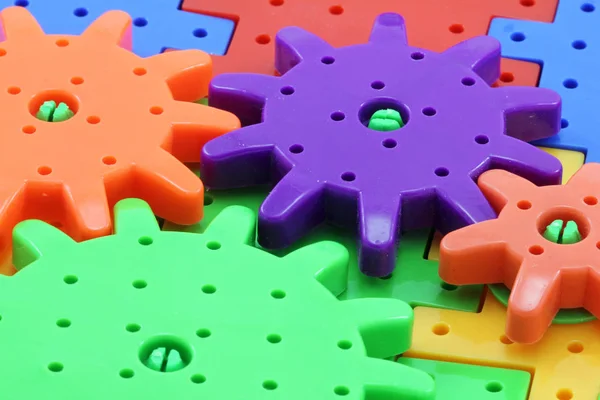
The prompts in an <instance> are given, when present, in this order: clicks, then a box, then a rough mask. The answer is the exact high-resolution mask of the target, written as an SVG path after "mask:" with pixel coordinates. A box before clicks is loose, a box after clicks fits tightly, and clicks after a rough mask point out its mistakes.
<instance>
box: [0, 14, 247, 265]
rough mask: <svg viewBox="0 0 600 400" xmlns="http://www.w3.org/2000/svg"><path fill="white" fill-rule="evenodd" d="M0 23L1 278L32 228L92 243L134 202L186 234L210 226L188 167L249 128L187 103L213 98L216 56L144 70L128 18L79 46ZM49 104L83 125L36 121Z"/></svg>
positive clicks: (93, 30)
mask: <svg viewBox="0 0 600 400" xmlns="http://www.w3.org/2000/svg"><path fill="white" fill-rule="evenodd" d="M0 22H1V25H2V26H1V27H2V29H1V31H0V32H1V34H2V39H5V41H4V42H2V43H0V64H1V67H2V71H3V73H2V74H1V75H0V87H1V88H2V91H3V93H2V96H0V106H1V108H2V110H3V117H2V120H1V122H0V129H1V130H2V132H5V134H3V135H2V136H1V139H0V149H2V150H1V157H0V170H2V171H4V172H3V178H2V185H1V187H0V265H2V267H3V269H2V268H0V270H3V271H4V272H7V271H8V269H7V268H8V266H7V264H8V263H7V262H8V255H9V252H10V233H11V230H12V227H13V226H14V225H15V224H16V223H17V222H19V221H21V220H24V219H28V218H36V219H42V220H45V221H47V222H50V223H53V224H55V225H57V226H61V227H62V229H64V230H65V232H67V233H68V234H69V235H71V236H72V237H73V238H74V239H75V240H83V239H88V238H92V237H97V236H101V235H106V234H108V233H110V232H111V228H112V222H111V213H110V209H111V207H112V205H114V203H115V202H116V201H118V200H119V199H122V198H125V197H139V198H142V199H145V200H147V201H148V202H149V203H150V204H151V205H152V207H153V209H154V210H155V211H156V213H157V214H158V215H159V216H161V217H164V218H167V219H169V220H172V221H176V222H179V223H195V222H197V221H198V220H199V219H200V218H201V217H202V197H203V192H204V191H203V186H202V183H201V181H200V180H199V179H198V178H197V177H196V176H195V175H194V174H193V173H191V172H190V171H189V169H187V168H186V167H185V165H183V164H182V163H181V162H180V161H184V162H198V161H199V157H200V149H201V147H202V146H203V145H204V143H205V142H206V141H208V140H210V139H211V138H214V137H216V136H218V135H221V134H223V133H225V132H227V131H230V130H232V129H235V128H237V127H238V126H239V121H238V119H237V118H236V117H235V116H234V115H232V114H229V113H226V112H224V111H221V110H217V109H214V108H210V107H206V106H203V105H200V104H194V103H190V102H187V101H189V100H193V99H197V98H200V97H203V96H204V95H206V92H207V89H208V81H209V80H210V77H211V62H210V58H209V56H208V55H207V54H206V53H204V52H201V51H198V50H188V51H181V52H176V53H168V54H160V55H158V56H154V57H150V58H146V59H143V58H140V57H138V56H137V55H135V54H133V53H131V52H129V51H127V50H126V49H127V48H128V47H129V46H130V44H131V30H130V27H131V19H130V18H129V16H127V14H125V13H123V12H120V11H113V12H109V13H106V14H104V15H103V16H102V17H100V18H99V19H98V20H96V21H95V22H94V23H92V24H91V25H90V26H89V28H88V29H86V31H85V32H84V33H83V34H82V35H81V36H67V35H60V36H58V35H45V34H44V32H43V31H42V30H41V28H40V26H39V25H38V24H37V23H36V21H35V19H34V18H33V17H32V16H31V14H30V13H29V12H28V11H27V10H26V9H24V8H21V7H11V8H6V9H4V10H3V11H2V12H1V13H0ZM23 71H26V72H23ZM107 77H110V79H107ZM50 100H53V101H55V102H57V103H61V102H63V103H66V104H67V105H68V106H69V108H70V109H71V110H72V111H73V112H74V113H75V115H74V116H73V117H72V118H69V119H68V120H66V121H62V122H48V121H42V120H40V119H38V118H36V113H37V111H38V110H39V107H40V106H41V105H42V104H43V103H44V102H45V101H50ZM182 100H183V101H182ZM185 100H187V101H186V102H184V101H185Z"/></svg>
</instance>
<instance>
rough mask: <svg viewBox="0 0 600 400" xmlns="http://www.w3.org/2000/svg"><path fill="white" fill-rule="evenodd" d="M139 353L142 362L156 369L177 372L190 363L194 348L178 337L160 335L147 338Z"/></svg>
mask: <svg viewBox="0 0 600 400" xmlns="http://www.w3.org/2000/svg"><path fill="white" fill-rule="evenodd" d="M138 355H139V359H140V361H141V362H142V364H144V365H145V366H146V367H148V368H150V369H152V370H154V371H157V372H175V371H180V370H182V369H184V368H185V367H187V366H188V365H189V364H190V362H191V361H192V348H191V347H190V346H189V344H187V343H186V342H185V341H183V340H182V339H180V338H178V337H175V336H170V335H159V336H154V337H152V338H150V339H148V340H146V341H145V342H144V343H143V344H142V345H141V346H140V350H139V354H138Z"/></svg>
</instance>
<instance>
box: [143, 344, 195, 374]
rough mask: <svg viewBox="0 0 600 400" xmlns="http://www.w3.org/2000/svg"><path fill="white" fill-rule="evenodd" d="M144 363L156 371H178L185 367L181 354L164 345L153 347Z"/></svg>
mask: <svg viewBox="0 0 600 400" xmlns="http://www.w3.org/2000/svg"><path fill="white" fill-rule="evenodd" d="M145 364H146V366H147V367H148V368H150V369H153V370H154V371H158V372H173V371H179V370H180V369H183V368H184V367H185V363H184V362H183V360H182V359H181V354H179V352H178V351H177V350H175V349H167V348H166V347H158V348H156V349H154V350H153V351H152V353H151V354H150V356H149V357H148V359H147V360H146V363H145Z"/></svg>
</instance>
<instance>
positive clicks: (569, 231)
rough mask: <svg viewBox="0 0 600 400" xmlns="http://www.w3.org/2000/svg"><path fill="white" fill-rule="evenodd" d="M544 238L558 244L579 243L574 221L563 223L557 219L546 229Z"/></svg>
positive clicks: (579, 235) (578, 234)
mask: <svg viewBox="0 0 600 400" xmlns="http://www.w3.org/2000/svg"><path fill="white" fill-rule="evenodd" d="M544 238H545V239H547V240H549V241H551V242H554V243H558V244H573V243H577V242H580V241H581V234H580V233H579V228H578V227H577V223H576V222H575V221H567V222H566V223H565V222H564V221H563V220H562V219H557V220H554V221H552V223H550V225H548V226H547V227H546V230H545V231H544Z"/></svg>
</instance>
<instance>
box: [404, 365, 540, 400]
mask: <svg viewBox="0 0 600 400" xmlns="http://www.w3.org/2000/svg"><path fill="white" fill-rule="evenodd" d="M398 362H399V363H401V364H403V365H406V366H407V367H412V368H418V369H420V370H422V371H425V372H427V373H428V374H430V375H431V376H432V377H433V379H434V380H435V384H436V392H437V396H436V400H527V397H528V393H529V385H530V383H531V375H530V374H529V373H528V372H526V371H519V370H513V369H504V368H494V367H482V366H478V365H469V364H458V363H453V362H445V361H436V360H421V359H416V358H408V357H400V358H399V359H398Z"/></svg>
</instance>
